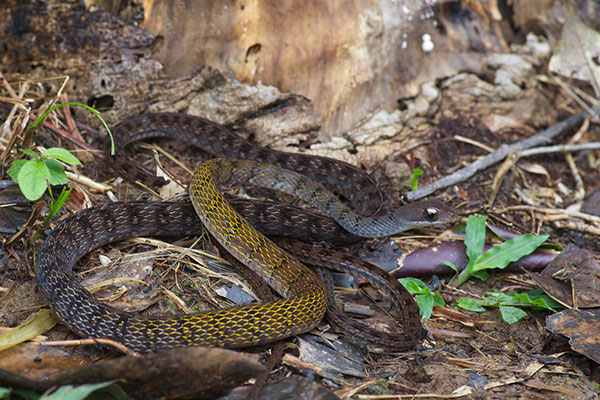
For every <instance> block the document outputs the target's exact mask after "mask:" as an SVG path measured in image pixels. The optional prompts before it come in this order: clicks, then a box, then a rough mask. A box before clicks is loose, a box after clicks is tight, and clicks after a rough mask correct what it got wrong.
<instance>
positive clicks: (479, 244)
mask: <svg viewBox="0 0 600 400" xmlns="http://www.w3.org/2000/svg"><path fill="white" fill-rule="evenodd" d="M546 239H548V235H534V234H531V233H528V234H525V235H521V236H517V237H515V238H513V239H510V240H507V241H506V242H504V243H501V244H499V245H498V246H495V247H492V248H491V249H489V250H488V251H486V252H485V253H484V252H483V246H484V242H485V216H473V215H472V216H470V217H469V218H468V220H467V227H466V232H465V246H466V248H467V257H468V258H469V263H468V264H467V266H466V267H465V269H464V270H463V271H461V272H460V274H458V276H457V277H456V279H455V280H454V282H453V283H454V286H457V287H458V286H460V285H462V284H463V283H465V282H466V281H467V280H468V279H469V278H470V277H472V276H475V277H477V278H479V279H482V280H485V279H487V278H488V277H489V274H488V272H487V270H489V269H503V268H506V266H507V265H508V264H510V263H511V262H513V261H517V260H519V259H520V258H521V257H523V256H526V255H528V254H530V253H532V252H533V251H534V250H535V249H537V248H538V247H539V246H540V245H541V244H542V243H544V242H545V241H546ZM444 264H446V265H447V266H449V267H450V268H452V269H454V270H455V271H457V270H458V269H457V268H456V266H455V265H454V264H452V263H451V262H449V261H445V262H444Z"/></svg>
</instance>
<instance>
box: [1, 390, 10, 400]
mask: <svg viewBox="0 0 600 400" xmlns="http://www.w3.org/2000/svg"><path fill="white" fill-rule="evenodd" d="M11 392H12V389H10V388H5V387H0V399H1V400H4V399H10V393H11Z"/></svg>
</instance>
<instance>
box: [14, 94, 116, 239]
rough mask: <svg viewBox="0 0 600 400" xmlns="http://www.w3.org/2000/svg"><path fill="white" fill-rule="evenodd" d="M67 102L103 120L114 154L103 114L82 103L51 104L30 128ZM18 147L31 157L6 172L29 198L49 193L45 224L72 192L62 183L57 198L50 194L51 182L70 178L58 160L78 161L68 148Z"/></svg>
mask: <svg viewBox="0 0 600 400" xmlns="http://www.w3.org/2000/svg"><path fill="white" fill-rule="evenodd" d="M67 105H69V106H80V107H83V108H85V109H87V110H89V111H91V112H92V113H93V114H95V115H96V116H97V117H98V118H99V119H100V121H102V124H103V125H104V127H105V128H106V130H107V131H108V135H109V137H110V142H111V154H114V152H115V144H114V141H113V137H112V134H111V132H110V129H109V127H108V124H107V123H106V121H105V120H104V118H102V116H101V115H100V112H98V111H97V110H95V109H93V108H92V107H90V106H88V105H85V104H82V103H62V104H57V105H55V106H53V107H50V108H49V109H48V110H46V112H44V113H43V114H42V115H41V116H40V117H39V118H38V119H37V120H36V121H35V122H34V123H33V124H32V126H31V129H35V128H36V127H37V126H38V125H40V124H41V123H42V121H44V119H45V118H46V117H47V116H48V114H49V113H51V112H52V111H54V110H56V109H57V108H59V107H62V106H67ZM19 150H20V151H21V152H23V153H25V154H26V155H28V156H29V157H30V158H29V159H28V160H25V159H21V160H17V161H15V162H14V163H13V164H12V165H11V166H10V168H9V169H8V171H7V172H8V175H9V176H10V177H11V178H12V180H13V181H15V182H16V183H18V184H19V188H20V189H21V192H22V193H23V195H24V196H25V197H26V198H27V199H28V200H30V201H36V200H38V199H39V198H40V197H42V195H43V194H44V192H45V191H46V189H47V190H48V193H50V198H51V203H50V211H49V213H48V216H47V217H46V219H45V220H44V223H43V224H42V229H44V228H45V227H46V226H48V224H49V223H50V220H52V218H53V217H54V216H55V215H56V213H58V211H59V210H60V209H61V207H62V206H63V204H64V203H65V201H66V200H67V199H68V198H69V194H70V193H71V189H67V188H66V187H64V186H63V188H62V191H61V193H60V195H59V196H58V198H57V199H56V200H55V199H54V196H53V195H52V186H53V185H54V186H56V185H65V184H66V183H67V182H68V181H69V179H68V177H67V174H66V173H65V168H64V166H63V165H62V164H61V162H63V163H65V164H68V165H81V162H80V161H79V159H77V157H75V156H74V155H73V154H71V153H70V152H69V151H67V150H65V149H61V148H59V147H51V148H49V149H47V150H45V151H44V152H43V153H41V154H38V153H36V152H35V151H33V150H27V149H19ZM38 235H39V231H38V232H36V233H35V237H37V236H38Z"/></svg>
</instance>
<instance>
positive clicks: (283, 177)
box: [37, 114, 453, 351]
mask: <svg viewBox="0 0 600 400" xmlns="http://www.w3.org/2000/svg"><path fill="white" fill-rule="evenodd" d="M113 131H114V134H115V136H116V137H118V138H119V143H120V144H122V146H126V145H127V144H129V143H131V142H133V141H136V140H141V139H145V138H150V137H158V136H171V137H176V138H178V139H181V140H185V141H187V142H188V143H190V144H193V145H197V146H200V147H202V148H204V149H205V150H207V151H209V152H211V153H213V154H215V155H217V156H220V157H223V156H227V155H229V156H232V155H234V156H235V157H236V158H241V159H244V160H245V159H259V160H261V161H262V162H263V163H256V162H251V161H234V160H230V159H213V160H210V161H208V162H205V163H203V164H202V165H200V166H199V167H198V168H197V170H196V172H195V173H194V176H193V178H192V182H191V184H190V190H189V191H190V197H191V199H192V204H193V207H194V208H195V210H196V212H197V214H198V216H199V217H200V219H201V220H202V223H203V225H204V226H205V227H206V229H208V231H209V232H210V233H211V235H212V236H213V237H214V238H215V239H216V240H217V241H218V242H219V243H220V244H221V245H222V246H223V247H224V248H225V249H226V250H227V251H228V252H230V253H231V254H232V255H233V256H234V257H235V258H237V259H238V260H239V261H241V262H242V263H243V264H245V265H246V266H247V267H248V268H250V269H252V270H253V271H254V272H256V273H257V274H258V275H259V276H261V277H262V278H263V279H264V280H265V281H266V282H267V283H268V284H269V286H271V288H272V289H274V290H275V291H276V292H277V293H278V294H279V295H281V296H282V297H283V299H282V300H278V301H275V302H270V303H264V304H259V305H252V306H244V307H234V308H229V309H224V310H216V311H212V312H208V313H203V314H196V315H188V316H182V317H168V318H144V317H138V316H135V315H131V314H127V313H123V312H118V311H116V310H114V309H112V308H111V307H109V306H107V305H105V304H104V303H102V302H99V301H98V300H96V299H95V297H94V296H92V295H91V294H90V293H89V292H88V291H87V290H85V289H84V288H83V287H82V286H81V285H80V284H79V283H78V281H77V280H76V279H74V278H73V275H72V267H73V265H74V264H75V263H76V262H77V260H78V259H79V258H80V257H81V256H83V255H84V254H86V253H87V252H89V251H90V250H92V249H94V248H96V247H98V246H102V245H104V244H107V243H110V242H114V241H118V240H122V239H125V238H129V237H133V236H182V235H193V234H199V233H200V232H201V231H202V226H201V225H200V224H199V223H195V222H193V221H194V213H193V210H192V208H191V207H190V206H189V204H187V205H185V204H184V205H182V204H179V203H155V202H146V203H143V202H133V203H131V202H130V203H112V204H105V205H102V206H98V207H93V208H90V209H87V210H84V211H82V212H80V213H77V214H75V215H73V216H71V217H69V218H67V219H66V220H64V221H63V222H61V223H60V224H59V225H58V226H57V227H56V228H55V229H54V230H53V232H52V233H51V234H50V235H49V237H48V238H47V240H46V242H45V243H44V245H43V247H42V250H41V252H40V255H39V257H38V265H37V276H38V281H39V283H40V286H41V288H42V290H43V291H44V293H45V294H46V296H47V297H48V298H49V300H50V303H51V304H52V306H53V309H54V310H55V311H56V313H57V314H58V315H59V317H60V318H61V319H62V320H63V321H64V322H65V323H66V324H67V325H68V326H69V327H70V328H71V329H73V330H74V331H75V332H77V333H79V334H80V335H82V336H85V337H103V338H110V339H114V340H117V341H119V342H121V343H123V344H125V345H126V346H128V347H130V348H132V349H134V350H138V351H148V350H155V349H159V348H165V347H175V346H189V345H206V346H221V347H245V346H250V345H256V344H262V343H268V342H272V341H276V340H280V339H283V338H286V337H289V336H292V335H296V334H299V333H302V332H306V331H308V330H310V329H312V328H313V327H314V326H316V325H317V324H318V323H319V322H320V320H321V319H322V318H323V315H324V314H325V312H326V308H327V307H328V304H327V303H328V302H327V292H326V290H325V288H324V286H323V283H322V282H321V280H320V279H319V278H318V276H317V274H316V273H315V272H314V271H312V270H311V269H309V268H307V267H306V266H304V265H303V264H302V263H301V262H300V261H298V260H297V259H296V258H295V257H292V256H291V255H290V254H289V253H287V252H286V251H284V250H282V249H280V248H279V247H278V246H276V245H275V244H274V243H273V242H271V241H270V240H269V239H267V238H266V237H265V236H263V235H262V234H261V233H260V232H258V231H257V230H256V229H255V228H254V227H253V226H252V225H251V224H249V223H248V222H247V221H246V220H245V219H244V218H242V217H241V215H240V214H239V213H238V212H237V211H235V210H234V209H233V208H232V207H231V205H230V204H229V203H228V201H227V200H226V199H225V197H224V196H223V194H222V193H221V190H220V188H221V187H229V186H231V185H232V184H236V183H240V182H245V181H248V180H251V181H253V182H252V183H253V184H257V185H270V186H271V187H274V188H275V189H278V190H283V191H289V192H292V193H295V194H298V193H299V192H300V193H305V195H304V197H303V198H304V200H306V201H308V202H310V203H312V204H314V205H316V206H317V207H319V208H321V209H322V210H323V211H325V212H328V213H330V214H333V217H334V218H335V219H336V220H337V221H338V222H339V223H341V224H342V225H344V224H346V225H348V224H349V225H350V229H353V230H354V232H353V233H355V234H358V235H360V236H372V235H373V232H369V231H364V229H367V230H368V229H370V228H369V227H370V226H372V224H373V222H374V221H373V220H370V221H369V220H367V218H374V219H379V220H386V219H387V220H390V219H391V217H390V216H395V217H393V218H397V219H398V221H399V222H400V224H401V226H400V227H396V228H392V229H391V230H390V231H389V233H388V231H386V233H385V234H390V233H394V232H398V231H402V230H406V229H410V228H411V227H414V226H421V225H429V224H432V223H440V222H446V221H448V220H449V219H450V218H451V217H452V216H453V212H452V211H451V209H449V208H448V207H446V206H444V205H443V204H441V203H439V202H435V201H430V202H427V203H422V204H411V205H409V207H410V208H407V209H405V210H404V211H402V210H401V209H396V210H394V211H391V212H390V211H388V210H387V207H386V205H385V201H384V200H385V196H383V195H382V194H381V192H380V191H379V188H378V186H377V184H376V182H374V181H373V180H372V178H370V177H369V176H368V175H367V174H365V173H364V172H362V171H361V170H360V169H358V168H356V167H353V166H351V165H349V164H346V163H343V162H340V161H336V160H332V159H328V158H324V157H314V156H307V155H303V154H290V153H284V152H278V151H275V150H270V149H265V148H263V147H260V146H256V145H254V144H252V143H250V142H248V141H246V140H244V139H242V138H240V137H238V136H237V135H236V134H235V133H232V132H231V131H229V130H228V129H225V128H223V127H221V126H219V125H216V124H214V123H212V122H210V121H207V120H203V119H200V118H195V117H190V116H185V115H182V114H149V115H143V116H138V117H133V118H130V119H128V120H126V121H124V122H123V123H121V124H119V125H117V126H116V127H115V128H114V130H113ZM198 131H201V132H202V134H197V132H198ZM216 137H218V138H219V140H216ZM198 141H201V142H202V143H198ZM223 142H226V143H227V145H223ZM223 147H224V148H225V150H223ZM215 149H216V150H215ZM120 158H121V157H117V158H116V160H119V159H120ZM264 163H267V164H274V165H276V166H278V167H277V168H275V169H269V167H268V166H266V165H265V164H264ZM115 166H116V169H117V170H119V168H120V170H121V171H124V170H126V171H127V172H128V175H127V176H128V178H130V179H136V178H137V177H143V179H145V180H147V179H148V173H147V171H145V170H144V169H143V168H142V167H140V166H139V165H136V166H135V167H133V168H132V167H131V164H120V161H118V162H116V163H115ZM280 168H285V169H288V168H291V169H294V170H296V171H299V173H300V174H302V175H296V174H294V173H289V174H286V173H285V171H284V170H282V169H280ZM336 172H337V174H336ZM136 174H137V175H136ZM144 175H145V176H144ZM332 175H333V176H334V178H332ZM336 175H337V176H336ZM150 176H151V175H150ZM289 176H292V177H293V179H291V180H290V179H289V178H288V177H289ZM306 176H308V178H306ZM150 179H156V178H150ZM317 180H318V181H319V182H321V183H318V182H316V181H317ZM283 182H285V184H284V183H283ZM307 188H309V189H307ZM329 190H334V191H335V192H336V193H338V194H340V195H341V196H343V197H344V198H346V199H347V200H349V201H351V202H356V204H357V205H358V206H357V207H358V211H357V212H354V211H353V210H352V209H350V208H348V207H347V206H346V205H345V204H343V203H341V202H339V200H337V198H336V197H335V196H333V195H331V194H329ZM363 190H364V192H363ZM301 197H302V196H301ZM340 204H341V205H340ZM251 207H252V206H250V208H251ZM240 208H241V209H243V208H244V207H243V205H242V206H241V207H240ZM432 210H433V211H434V213H435V215H433V217H434V218H435V220H430V219H428V218H430V217H432V215H431V214H430V213H431V211H432ZM242 212H243V211H242ZM287 212H290V211H289V209H288V211H287ZM291 212H293V211H291ZM298 213H299V214H300V212H299V211H298ZM257 214H258V213H255V214H254V215H252V216H253V217H254V219H256V220H259V222H260V220H261V218H262V219H263V222H264V217H261V216H260V215H257ZM347 216H348V217H347ZM344 218H346V220H344ZM307 220H308V219H304V217H301V218H299V219H298V221H307ZM387 220H386V221H387ZM348 221H349V222H348ZM357 221H358V223H362V222H363V221H367V223H366V224H364V226H363V225H361V226H359V227H358V228H357V227H356V222H357ZM398 221H397V222H398ZM392 222H394V221H392ZM353 224H354V226H353ZM346 225H344V227H345V228H346V229H348V226H346ZM365 227H366V228H365ZM332 229H334V230H335V229H339V228H332ZM361 229H363V230H361ZM375 236H377V235H375ZM350 238H351V239H352V236H351V235H350ZM292 247H293V246H292ZM295 249H296V250H297V251H299V252H300V253H303V252H304V253H305V254H304V256H305V257H306V258H310V257H309V256H312V257H313V259H314V258H315V257H316V258H317V260H316V261H315V260H313V261H315V263H316V264H318V263H319V262H320V263H323V264H327V263H325V261H327V260H330V259H335V257H333V256H331V255H322V254H321V255H318V254H317V255H315V250H314V249H313V248H311V246H305V247H304V248H302V246H299V247H298V246H297V247H295ZM302 249H304V250H302ZM309 253H312V254H309ZM340 257H342V258H343V256H340ZM339 260H340V258H338V261H337V266H333V267H332V266H329V267H332V268H334V269H338V270H343V271H346V272H348V271H351V272H352V271H353V272H354V273H355V274H356V275H358V276H362V277H365V278H367V279H370V280H373V278H375V281H376V282H375V283H374V285H375V286H376V287H379V288H383V289H385V290H387V291H390V290H391V291H394V295H395V296H396V298H395V299H394V300H395V302H396V304H398V305H399V306H400V308H401V309H402V310H401V311H402V315H401V318H402V319H403V321H402V324H403V327H404V331H403V332H401V333H400V334H398V335H396V336H394V335H391V336H390V337H389V338H387V339H383V340H381V341H379V342H380V343H383V344H388V343H389V344H390V345H392V344H393V343H395V345H396V346H398V347H401V348H407V347H410V346H413V345H414V344H415V343H416V341H417V340H418V339H419V337H420V320H419V316H418V311H417V309H416V305H415V303H414V300H413V299H412V297H411V296H410V295H408V293H406V292H405V291H404V289H403V288H401V287H398V286H399V285H398V283H397V282H395V281H394V280H390V278H389V277H387V275H386V274H384V273H381V272H373V271H371V270H370V269H369V268H370V267H369V266H365V265H361V264H360V262H354V261H352V262H349V264H352V265H353V266H348V265H344V263H343V262H341V263H340V262H339ZM309 262H310V261H309ZM335 262H336V261H334V263H335ZM323 266H326V265H323ZM373 268H374V267H373ZM393 282H395V283H393ZM394 295H393V296H392V297H394ZM330 309H331V306H330ZM342 322H343V321H342ZM356 330H357V332H358V331H362V327H360V328H356ZM374 334H375V333H374ZM398 342H400V344H398Z"/></svg>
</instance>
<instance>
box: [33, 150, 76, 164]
mask: <svg viewBox="0 0 600 400" xmlns="http://www.w3.org/2000/svg"><path fill="white" fill-rule="evenodd" d="M42 158H56V159H57V160H60V161H62V162H64V163H67V164H69V165H81V162H80V161H79V160H78V159H77V157H75V156H74V155H73V154H71V153H69V151H68V150H65V149H61V148H60V147H50V148H49V149H47V150H46V151H44V152H43V153H42Z"/></svg>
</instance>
